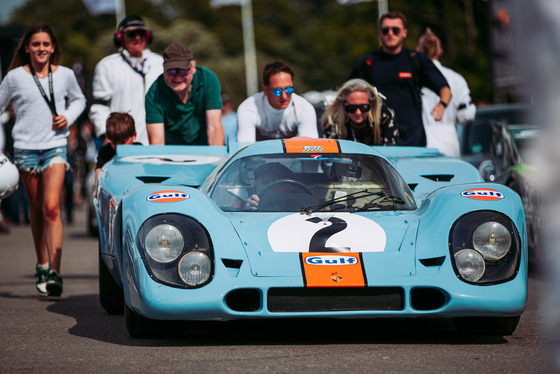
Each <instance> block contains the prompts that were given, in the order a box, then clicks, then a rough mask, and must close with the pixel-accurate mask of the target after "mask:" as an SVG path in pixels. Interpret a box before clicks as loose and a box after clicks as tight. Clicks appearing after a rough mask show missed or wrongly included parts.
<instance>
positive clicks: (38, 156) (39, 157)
mask: <svg viewBox="0 0 560 374" xmlns="http://www.w3.org/2000/svg"><path fill="white" fill-rule="evenodd" d="M54 164H65V165H66V169H68V168H69V167H70V165H69V164H68V157H67V156H66V146H62V147H56V148H51V149H19V148H15V149H14V165H16V166H17V168H18V169H19V170H21V171H25V172H30V173H33V174H35V173H41V172H43V171H44V170H45V169H46V168H48V167H49V166H51V165H54Z"/></svg>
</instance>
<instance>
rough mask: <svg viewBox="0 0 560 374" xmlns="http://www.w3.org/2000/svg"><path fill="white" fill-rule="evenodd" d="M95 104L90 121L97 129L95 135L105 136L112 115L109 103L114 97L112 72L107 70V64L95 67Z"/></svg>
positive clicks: (93, 83) (90, 112)
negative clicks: (108, 118)
mask: <svg viewBox="0 0 560 374" xmlns="http://www.w3.org/2000/svg"><path fill="white" fill-rule="evenodd" d="M92 96H93V104H92V105H91V107H90V109H89V119H90V121H91V122H92V123H93V126H94V127H95V134H96V135H97V136H98V137H102V136H103V135H105V123H106V121H107V117H109V114H110V113H111V109H110V108H109V103H110V102H111V98H112V97H113V88H112V85H111V78H110V72H109V71H108V70H107V69H106V68H105V64H103V63H102V62H100V63H98V64H97V66H96V67H95V72H94V75H93V82H92Z"/></svg>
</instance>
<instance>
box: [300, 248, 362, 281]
mask: <svg viewBox="0 0 560 374" xmlns="http://www.w3.org/2000/svg"><path fill="white" fill-rule="evenodd" d="M300 259H301V269H302V271H303V281H304V283H305V286H306V287H365V286H366V285H367V280H366V275H365V272H364V269H363V261H362V256H361V254H360V253H323V252H321V253H318V252H307V253H300Z"/></svg>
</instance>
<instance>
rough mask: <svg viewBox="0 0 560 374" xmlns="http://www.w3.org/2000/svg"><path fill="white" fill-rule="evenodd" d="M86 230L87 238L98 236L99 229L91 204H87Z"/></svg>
mask: <svg viewBox="0 0 560 374" xmlns="http://www.w3.org/2000/svg"><path fill="white" fill-rule="evenodd" d="M87 229H88V234H89V236H93V237H96V236H98V235H99V227H98V226H97V216H96V215H95V210H94V209H93V206H92V204H91V203H89V204H88V212H87Z"/></svg>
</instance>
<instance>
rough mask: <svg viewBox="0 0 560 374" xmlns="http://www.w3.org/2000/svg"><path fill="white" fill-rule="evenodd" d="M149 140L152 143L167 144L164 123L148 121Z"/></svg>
mask: <svg viewBox="0 0 560 374" xmlns="http://www.w3.org/2000/svg"><path fill="white" fill-rule="evenodd" d="M146 130H147V131H148V140H149V141H150V145H165V128H164V127H163V123H147V124H146Z"/></svg>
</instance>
